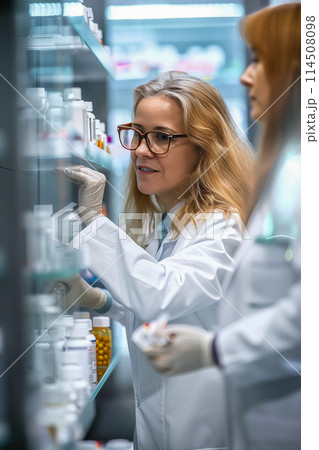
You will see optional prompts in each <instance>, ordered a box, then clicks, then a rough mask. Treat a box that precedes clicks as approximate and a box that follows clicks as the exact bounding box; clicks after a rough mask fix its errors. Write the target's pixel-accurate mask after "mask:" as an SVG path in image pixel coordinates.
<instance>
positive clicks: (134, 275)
mask: <svg viewBox="0 0 319 450" xmlns="http://www.w3.org/2000/svg"><path fill="white" fill-rule="evenodd" d="M91 225H92V224H91ZM235 225H236V226H237V223H234V227H235ZM210 226H211V228H210V229H209V228H207V226H204V227H199V228H200V231H199V232H198V233H197V234H196V235H195V236H194V237H193V238H192V239H191V240H190V243H188V244H187V246H185V247H184V248H183V249H182V250H181V251H180V252H179V253H176V254H175V255H173V256H170V257H167V258H165V259H163V260H162V261H157V260H156V259H155V258H154V257H152V256H151V255H150V254H149V253H147V252H146V251H145V250H144V249H142V248H141V247H140V246H139V245H137V244H136V243H135V242H134V241H133V240H132V239H130V238H129V237H128V236H126V238H125V239H123V238H122V239H121V236H120V233H119V228H118V227H117V226H116V225H114V224H113V223H112V222H111V221H110V220H108V219H106V218H99V219H97V220H96V221H95V222H93V228H94V229H93V228H92V229H89V228H90V226H89V227H87V229H85V230H83V231H82V232H81V237H82V238H83V239H84V241H86V243H85V244H84V245H85V247H87V249H88V254H89V269H90V271H91V272H93V273H94V274H95V275H96V276H98V277H99V278H100V280H101V281H102V283H103V284H104V286H105V287H106V288H107V289H108V291H109V292H110V293H111V295H112V297H113V298H116V300H117V302H119V303H121V304H122V305H123V306H125V307H126V308H128V309H129V310H131V311H132V312H133V313H134V314H136V315H137V317H138V318H139V319H140V320H142V321H149V320H152V319H155V318H157V317H158V315H159V314H160V313H161V312H163V311H164V310H165V311H166V312H168V313H169V315H170V319H172V320H173V319H176V318H180V317H183V316H185V315H186V314H190V313H194V312H195V311H198V310H200V309H202V308H205V307H207V306H210V305H211V304H212V303H215V302H217V301H218V300H219V299H220V294H221V282H222V279H223V277H224V275H225V274H226V273H227V272H229V271H231V270H232V268H233V259H232V256H231V254H233V251H234V249H235V248H237V246H238V244H239V242H240V238H241V236H239V234H238V231H237V230H235V231H234V230H232V231H233V233H232V232H229V230H228V234H227V236H225V239H224V238H221V237H220V234H222V232H223V229H225V221H224V220H221V219H220V220H219V221H218V220H217V221H216V220H215V221H214V223H213V224H211V225H210ZM228 226H229V224H228ZM212 227H213V230H212ZM121 233H122V236H123V231H121ZM88 236H89V237H90V238H89V239H88Z"/></svg>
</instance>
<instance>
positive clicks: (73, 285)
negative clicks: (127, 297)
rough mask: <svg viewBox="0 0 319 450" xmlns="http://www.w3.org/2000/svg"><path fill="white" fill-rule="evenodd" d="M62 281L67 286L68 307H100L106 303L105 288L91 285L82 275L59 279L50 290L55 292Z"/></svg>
mask: <svg viewBox="0 0 319 450" xmlns="http://www.w3.org/2000/svg"><path fill="white" fill-rule="evenodd" d="M61 283H62V284H64V285H65V287H66V305H65V306H66V308H69V307H71V306H86V307H87V308H93V309H100V308H102V307H103V306H104V305H105V303H106V300H107V297H106V292H105V291H104V290H103V289H100V288H95V287H93V286H91V285H90V284H88V283H87V282H86V281H85V280H83V278H82V277H81V276H80V275H75V276H74V277H73V278H69V279H63V280H59V281H57V282H56V283H55V284H54V285H53V286H52V287H51V289H50V291H51V292H53V291H54V288H55V286H56V285H57V284H58V285H60V284H61Z"/></svg>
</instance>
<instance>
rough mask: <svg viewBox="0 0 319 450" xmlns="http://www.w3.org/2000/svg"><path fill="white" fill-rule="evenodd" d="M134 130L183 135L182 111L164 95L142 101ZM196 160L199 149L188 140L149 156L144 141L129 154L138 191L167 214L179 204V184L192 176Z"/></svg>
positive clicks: (149, 153) (137, 112)
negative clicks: (158, 203)
mask: <svg viewBox="0 0 319 450" xmlns="http://www.w3.org/2000/svg"><path fill="white" fill-rule="evenodd" d="M133 127H134V128H136V129H137V130H140V131H141V132H142V133H146V132H147V131H151V130H156V131H157V130H158V131H163V132H165V133H168V134H179V133H184V129H183V120H182V111H181V108H180V106H179V105H178V103H177V102H176V101H175V100H173V99H172V98H170V97H167V96H164V95H157V96H155V97H150V98H143V99H142V100H141V101H140V103H139V104H138V106H137V109H136V113H135V117H134V120H133ZM198 157H199V151H198V149H196V148H195V146H194V144H192V143H191V142H190V141H189V139H188V138H187V137H180V138H178V139H172V141H171V145H170V147H169V151H168V152H167V153H166V154H164V155H156V154H154V153H152V152H151V151H150V150H149V148H148V147H147V145H146V142H145V139H143V140H142V142H141V144H140V146H139V147H138V148H137V149H136V150H135V151H132V163H133V166H134V168H135V172H136V180H137V186H138V189H139V191H140V192H143V194H149V195H151V194H154V195H156V196H157V197H158V198H159V200H160V202H161V203H162V204H163V205H164V207H165V210H166V211H169V210H170V209H171V208H172V207H173V206H175V205H176V204H177V203H178V202H179V201H180V200H179V199H178V197H179V196H180V195H181V194H182V193H183V189H182V188H181V184H182V183H184V182H185V180H186V179H187V177H188V176H189V175H190V174H191V173H192V172H193V170H194V166H195V164H196V161H197V159H198ZM145 169H151V170H147V171H146V170H145Z"/></svg>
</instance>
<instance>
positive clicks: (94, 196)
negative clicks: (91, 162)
mask: <svg viewBox="0 0 319 450" xmlns="http://www.w3.org/2000/svg"><path fill="white" fill-rule="evenodd" d="M63 172H64V174H65V175H66V176H67V177H68V178H70V179H71V180H72V181H73V182H74V183H76V184H79V185H80V187H79V194H78V204H79V207H80V211H79V212H80V216H81V219H82V221H83V223H84V224H85V225H89V223H91V222H92V221H93V220H94V219H96V218H97V217H99V216H101V215H102V213H101V210H102V201H103V195H104V189H105V180H106V178H105V176H104V175H103V174H102V173H100V172H98V171H97V170H92V169H89V168H88V167H84V166H71V167H66V168H64V169H63Z"/></svg>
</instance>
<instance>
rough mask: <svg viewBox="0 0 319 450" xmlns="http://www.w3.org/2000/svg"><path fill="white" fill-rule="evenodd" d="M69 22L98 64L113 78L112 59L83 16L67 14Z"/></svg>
mask: <svg viewBox="0 0 319 450" xmlns="http://www.w3.org/2000/svg"><path fill="white" fill-rule="evenodd" d="M67 19H68V21H69V23H70V24H71V25H72V27H73V28H74V30H75V31H76V32H77V33H78V35H79V36H80V38H81V39H82V40H83V41H84V42H85V43H86V45H87V46H88V48H89V49H90V50H91V52H92V53H93V54H94V55H95V57H96V58H97V59H98V61H99V62H100V64H101V65H102V66H103V67H104V69H105V70H106V71H107V73H108V74H109V75H110V76H111V77H112V78H114V77H115V76H114V67H113V62H112V59H111V57H110V55H109V53H108V52H107V50H106V49H105V48H104V46H103V45H102V44H101V42H100V41H99V40H98V39H97V38H96V37H95V35H94V34H93V33H92V31H91V29H90V27H89V25H88V24H87V22H86V20H85V19H84V17H83V16H67Z"/></svg>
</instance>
